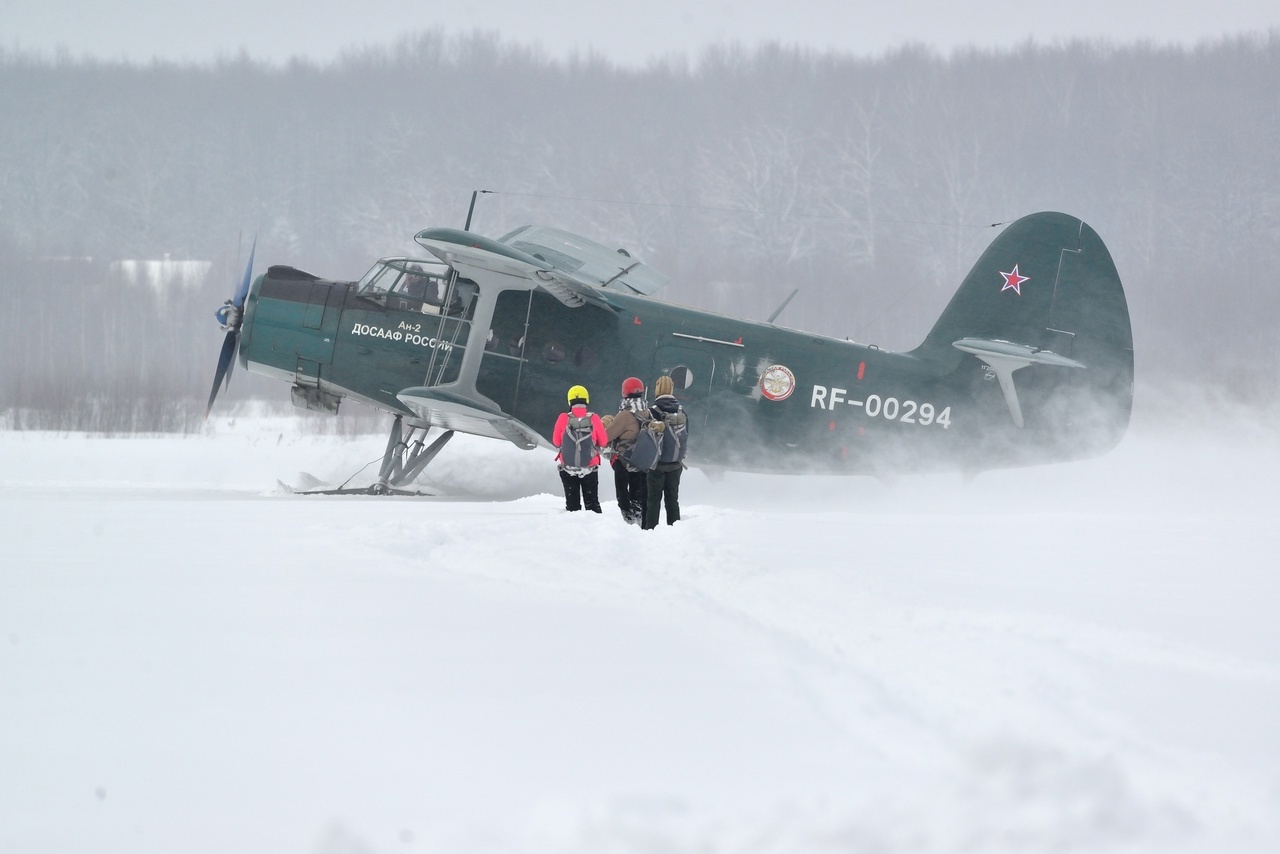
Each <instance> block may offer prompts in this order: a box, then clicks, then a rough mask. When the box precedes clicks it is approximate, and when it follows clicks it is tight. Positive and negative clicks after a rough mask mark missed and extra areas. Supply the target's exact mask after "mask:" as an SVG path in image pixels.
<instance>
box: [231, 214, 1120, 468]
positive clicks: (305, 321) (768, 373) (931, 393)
mask: <svg viewBox="0 0 1280 854" xmlns="http://www.w3.org/2000/svg"><path fill="white" fill-rule="evenodd" d="M415 240H416V241H417V243H418V244H419V245H421V246H422V247H423V248H424V249H426V250H427V251H428V252H429V253H430V254H431V256H432V257H431V258H430V259H411V258H384V259H382V260H380V261H378V262H377V263H376V264H374V265H373V267H372V269H370V270H369V272H368V273H366V274H365V275H364V277H363V278H361V279H360V281H358V282H340V281H331V280H328V279H323V278H320V277H318V276H314V275H311V274H310V273H305V272H302V271H301V270H297V269H294V268H292V267H286V266H273V267H270V268H269V269H268V270H267V272H266V273H265V274H264V275H260V276H258V277H257V278H256V279H254V280H253V281H252V283H251V282H250V279H251V270H252V265H253V257H252V253H251V254H250V260H249V267H248V268H247V269H246V270H245V276H244V280H243V282H242V283H241V286H240V288H239V290H238V291H237V293H236V294H235V297H234V298H233V299H232V300H228V302H227V304H226V305H224V306H223V308H222V309H221V310H220V311H219V318H220V319H221V320H222V321H223V323H224V328H226V329H227V330H228V331H227V336H226V340H225V341H224V345H223V350H222V355H221V358H220V359H219V363H218V368H217V372H216V374H215V378H214V383H213V390H212V392H211V394H210V397H209V405H210V406H212V405H213V401H214V399H215V398H216V396H217V394H218V390H219V388H220V387H221V386H223V385H224V383H225V380H226V378H227V377H228V375H229V370H230V368H231V367H232V360H233V359H234V358H236V356H237V353H238V358H239V361H240V364H241V365H242V366H244V367H245V368H247V369H248V370H250V371H254V372H256V373H260V374H265V375H267V376H271V377H275V378H277V379H280V380H283V381H285V382H287V383H289V384H290V385H291V386H292V394H293V401H294V403H296V404H297V405H299V406H302V407H305V408H307V409H312V410H320V411H324V412H330V413H336V412H337V410H338V405H339V403H340V401H341V400H342V399H343V398H351V399H353V400H356V401H359V402H361V403H363V404H366V405H368V406H372V407H376V408H377V409H380V410H384V411H386V412H388V413H389V414H391V415H392V416H394V423H393V425H392V429H391V435H390V437H389V439H388V442H387V448H386V453H385V455H384V458H383V461H382V467H381V471H380V472H379V476H378V479H377V482H376V483H375V484H374V486H373V487H371V488H370V491H371V492H388V491H395V487H398V486H402V485H404V484H407V483H409V482H411V481H412V480H414V478H416V477H417V476H418V474H419V473H420V472H421V471H422V470H423V468H424V467H425V466H426V465H427V463H428V462H430V460H431V459H432V458H433V457H434V456H435V455H436V454H437V453H438V452H439V450H440V449H441V448H442V447H443V446H444V444H445V443H446V442H448V440H449V439H450V437H452V436H453V434H454V432H455V431H456V432H464V433H472V434H475V435H478V436H487V437H490V438H493V439H499V440H503V441H507V442H511V443H513V444H515V445H516V446H518V447H521V448H526V449H532V448H537V447H540V446H541V447H550V443H549V441H548V437H549V433H550V430H551V427H552V425H553V424H554V423H555V419H556V415H557V414H558V413H559V412H560V411H562V410H563V408H564V406H565V392H566V390H567V389H568V388H569V387H570V386H573V385H577V384H581V385H585V386H587V388H588V389H590V390H591V392H592V393H593V394H594V395H595V398H594V400H593V403H594V404H595V408H596V409H597V410H599V411H601V412H608V411H610V410H611V407H610V406H608V405H601V402H603V401H610V402H611V401H612V400H613V395H614V394H615V393H616V390H617V389H618V388H619V386H620V384H621V381H622V380H623V379H624V378H625V377H627V376H632V375H635V376H640V377H642V378H644V379H645V380H646V381H648V382H651V381H652V379H653V378H654V377H656V376H659V375H661V374H669V375H670V376H672V377H673V378H674V379H675V383H676V388H677V397H679V398H680V399H681V401H682V402H683V404H684V406H685V408H686V410H687V412H688V413H689V422H690V435H691V437H692V441H691V443H690V449H689V464H690V465H691V466H693V467H698V468H703V469H705V470H707V471H708V472H710V473H716V472H721V471H752V472H779V473H791V472H797V473H798V472H815V471H816V472H824V473H836V474H886V473H891V472H895V471H903V470H922V469H947V468H950V469H955V470H960V471H964V472H968V473H976V472H978V471H981V470H983V469H989V468H999V467H1007V466H1015V465H1028V464H1037V463H1048V462H1055V461H1062V460H1069V459H1076V458H1081V457H1086V456H1090V455H1094V454H1098V453H1101V452H1103V451H1105V450H1107V449H1109V448H1111V447H1113V446H1114V445H1115V444H1116V443H1117V442H1118V441H1119V440H1120V438H1121V437H1122V436H1123V434H1124V432H1125V429H1126V428H1127V426H1128V423H1129V415H1130V410H1131V408H1132V402H1133V339H1132V334H1131V330H1130V325H1129V312H1128V307H1127V305H1126V302H1125V296H1124V291H1123V289H1122V287H1121V284H1120V279H1119V276H1118V274H1117V272H1116V268H1115V265H1114V263H1113V262H1112V259H1111V255H1110V253H1109V252H1108V251H1107V248H1106V246H1105V245H1104V244H1103V242H1102V240H1101V239H1100V238H1099V237H1098V235H1097V234H1096V233H1095V232H1094V230H1093V229H1091V228H1090V227H1089V226H1088V225H1086V224H1085V223H1084V222H1082V221H1081V220H1079V219H1076V218H1075V217H1071V216H1068V215H1065V214H1061V213H1037V214H1033V215H1030V216H1026V217H1023V218H1022V219H1019V220H1017V221H1015V222H1013V223H1012V224H1010V225H1009V226H1007V227H1006V228H1005V229H1004V231H1003V232H1002V233H1001V234H1000V235H999V236H998V237H997V238H996V239H995V241H993V242H992V243H991V245H990V246H989V247H988V249H987V250H986V252H984V253H983V255H982V256H981V258H980V259H979V260H978V262H977V264H976V265H975V266H974V267H973V269H972V271H971V272H970V273H969V275H968V276H967V277H966V278H965V280H964V281H963V283H962V284H961V285H960V288H959V290H958V291H957V292H956V294H955V296H954V297H953V298H952V300H951V302H950V304H949V305H948V306H947V307H946V309H945V310H944V311H943V313H942V315H941V317H939V319H938V321H937V322H936V323H935V324H934V326H933V329H932V330H930V331H929V333H928V335H927V336H926V337H925V339H924V341H923V343H921V344H920V345H919V346H918V347H916V348H915V349H914V350H910V351H908V352H901V353H894V352H888V351H884V350H880V349H878V348H876V347H874V346H863V345H860V344H856V343H853V342H851V341H848V340H842V339H838V338H828V337H823V336H819V335H813V334H809V333H806V332H800V331H796V330H792V329H786V328H782V327H779V326H775V325H773V324H772V323H770V322H761V321H755V320H746V319H740V318H736V317H729V316H725V315H722V314H716V313H712V312H708V311H700V310H696V309H692V308H686V307H683V306H678V305H673V304H671V303H669V302H664V301H663V300H661V299H660V298H659V297H658V293H659V292H660V291H661V290H662V288H663V286H664V285H665V284H666V282H667V277H666V276H664V275H662V274H661V273H659V272H657V271H655V270H653V269H652V268H650V267H647V266H645V265H644V264H643V263H641V262H639V261H638V260H636V259H635V258H632V257H631V256H630V255H629V254H628V253H626V252H625V251H622V250H616V251H615V250H611V249H608V248H606V247H604V246H601V245H599V244H597V243H595V242H592V241H590V240H587V239H585V238H582V237H579V236H577V235H573V234H569V233H567V232H564V231H561V230H558V229H554V228H548V227H542V226H526V227H524V228H520V229H517V230H516V231H513V232H511V233H510V234H507V235H506V236H505V237H502V238H500V239H498V240H493V239H490V238H487V237H482V236H480V235H478V234H475V233H473V232H471V231H466V230H458V229H453V228H428V229H426V230H424V231H421V232H419V233H418V234H417V235H416V237H415ZM432 429H436V430H439V431H440V433H439V435H438V436H437V437H436V438H435V439H434V441H433V442H431V444H429V445H428V444H427V443H426V441H425V439H426V437H427V435H428V432H429V431H430V430H432Z"/></svg>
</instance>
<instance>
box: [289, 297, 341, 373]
mask: <svg viewBox="0 0 1280 854" xmlns="http://www.w3.org/2000/svg"><path fill="white" fill-rule="evenodd" d="M345 292H346V288H345V287H343V286H342V285H332V284H329V283H328V282H315V283H313V284H312V285H311V294H310V295H309V297H308V299H307V304H306V307H305V308H304V309H303V314H302V326H303V329H304V330H308V331H309V333H310V334H306V335H299V336H297V337H296V341H297V356H298V363H297V370H296V373H295V375H294V383H295V384H296V385H300V386H311V387H316V386H318V385H319V384H320V380H321V379H324V378H328V376H329V369H328V365H329V363H330V362H331V361H333V344H334V341H335V340H336V339H337V337H338V319H339V317H341V315H342V299H343V296H344V295H345Z"/></svg>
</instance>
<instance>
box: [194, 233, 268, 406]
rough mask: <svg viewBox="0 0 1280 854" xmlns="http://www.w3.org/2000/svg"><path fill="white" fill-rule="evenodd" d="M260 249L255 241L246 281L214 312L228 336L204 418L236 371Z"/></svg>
mask: <svg viewBox="0 0 1280 854" xmlns="http://www.w3.org/2000/svg"><path fill="white" fill-rule="evenodd" d="M257 248H258V239H257V238H256V237H255V238H254V239H253V247H252V248H251V249H250V250H249V263H248V264H246V265H245V268H244V279H243V280H242V281H241V282H240V287H239V288H238V289H236V294H235V296H234V297H232V298H231V299H229V300H227V301H226V302H224V303H223V304H222V307H221V308H219V309H218V310H217V311H216V312H214V317H216V318H218V322H219V323H221V324H222V328H223V329H225V330H226V332H227V336H226V337H225V338H223V339H222V352H221V353H219V354H218V370H217V371H216V372H215V373H214V375H213V389H212V390H211V391H210V392H209V403H208V405H207V406H206V407H205V409H204V417H205V418H208V417H209V412H210V411H211V410H212V409H213V402H214V401H215V400H217V398H218V387H219V386H221V387H223V388H226V387H227V386H229V385H230V384H231V372H232V370H234V369H235V364H236V349H237V348H238V347H239V345H240V324H241V323H242V322H243V321H244V300H245V297H247V296H248V295H249V283H250V281H251V278H252V276H253V253H254V251H255V250H256V249H257Z"/></svg>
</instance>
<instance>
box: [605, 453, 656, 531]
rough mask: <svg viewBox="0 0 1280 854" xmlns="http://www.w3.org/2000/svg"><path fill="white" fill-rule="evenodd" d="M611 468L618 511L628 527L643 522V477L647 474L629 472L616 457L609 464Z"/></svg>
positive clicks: (644, 479) (624, 464)
mask: <svg viewBox="0 0 1280 854" xmlns="http://www.w3.org/2000/svg"><path fill="white" fill-rule="evenodd" d="M610 465H612V466H613V490H614V492H615V493H617V496H618V509H619V510H621V511H622V518H623V519H625V520H626V521H627V524H628V525H635V524H637V523H639V522H641V521H643V520H644V498H645V481H646V480H647V478H646V477H645V475H646V474H647V472H642V471H631V470H630V469H628V468H627V464H626V463H624V462H623V461H622V460H620V459H618V458H617V457H614V458H613V462H612V463H611V464H610Z"/></svg>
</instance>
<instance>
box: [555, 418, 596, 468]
mask: <svg viewBox="0 0 1280 854" xmlns="http://www.w3.org/2000/svg"><path fill="white" fill-rule="evenodd" d="M595 456H596V444H595V441H594V440H593V439H592V436H591V413H590V412H588V413H587V414H586V415H583V416H577V415H574V414H572V413H570V414H569V423H568V424H567V425H566V426H565V428H564V440H563V441H562V442H561V443H560V461H561V463H563V465H564V468H565V470H566V471H568V472H569V473H570V474H579V473H585V472H588V471H590V470H591V461H592V460H593V459H595Z"/></svg>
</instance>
